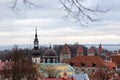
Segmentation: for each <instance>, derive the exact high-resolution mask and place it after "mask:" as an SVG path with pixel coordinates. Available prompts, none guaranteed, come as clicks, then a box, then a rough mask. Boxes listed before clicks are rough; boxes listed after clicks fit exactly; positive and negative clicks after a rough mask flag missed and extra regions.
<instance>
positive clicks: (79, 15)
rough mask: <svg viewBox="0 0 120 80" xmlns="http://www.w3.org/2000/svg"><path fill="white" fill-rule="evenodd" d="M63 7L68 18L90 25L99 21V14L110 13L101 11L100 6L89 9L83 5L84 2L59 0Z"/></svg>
mask: <svg viewBox="0 0 120 80" xmlns="http://www.w3.org/2000/svg"><path fill="white" fill-rule="evenodd" d="M59 1H60V3H61V4H62V5H63V8H64V9H65V11H66V12H67V15H66V16H67V18H72V19H74V20H76V22H79V23H80V24H81V25H82V24H88V22H94V21H98V20H99V16H98V14H100V13H105V12H107V11H109V9H107V10H101V9H100V8H99V6H97V7H96V8H95V9H93V8H88V7H85V6H84V5H82V2H83V1H84V0H59Z"/></svg>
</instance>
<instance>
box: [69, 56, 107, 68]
mask: <svg viewBox="0 0 120 80" xmlns="http://www.w3.org/2000/svg"><path fill="white" fill-rule="evenodd" d="M71 62H72V63H73V64H74V66H82V64H81V63H84V64H85V67H92V66H93V64H95V65H96V67H105V62H104V60H102V59H101V58H100V57H98V56H75V57H73V58H72V59H71Z"/></svg>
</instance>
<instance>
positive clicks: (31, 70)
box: [2, 47, 37, 80]
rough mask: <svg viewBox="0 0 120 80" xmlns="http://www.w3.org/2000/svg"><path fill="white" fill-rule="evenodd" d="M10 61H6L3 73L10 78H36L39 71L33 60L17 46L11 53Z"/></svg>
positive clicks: (17, 79)
mask: <svg viewBox="0 0 120 80" xmlns="http://www.w3.org/2000/svg"><path fill="white" fill-rule="evenodd" d="M9 57H10V60H11V61H10V62H8V63H5V66H4V67H3V71H2V75H3V76H4V77H5V78H7V79H9V80H21V79H22V78H25V79H27V80H34V79H35V78H36V74H37V71H36V70H35V67H34V66H33V64H32V62H31V60H30V59H29V58H28V57H27V56H25V55H24V54H23V52H21V51H20V50H19V49H18V48H17V47H15V48H13V49H12V50H11V51H10V53H9Z"/></svg>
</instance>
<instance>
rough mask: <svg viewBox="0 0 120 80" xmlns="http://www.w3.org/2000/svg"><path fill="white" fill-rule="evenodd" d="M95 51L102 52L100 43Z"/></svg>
mask: <svg viewBox="0 0 120 80" xmlns="http://www.w3.org/2000/svg"><path fill="white" fill-rule="evenodd" d="M97 52H98V53H102V52H103V50H102V45H101V44H100V45H99V47H98V50H97Z"/></svg>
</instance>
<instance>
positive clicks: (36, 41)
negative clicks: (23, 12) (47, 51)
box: [34, 27, 39, 49]
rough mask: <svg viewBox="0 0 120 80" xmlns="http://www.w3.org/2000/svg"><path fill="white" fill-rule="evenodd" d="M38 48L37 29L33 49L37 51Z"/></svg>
mask: <svg viewBox="0 0 120 80" xmlns="http://www.w3.org/2000/svg"><path fill="white" fill-rule="evenodd" d="M38 48H39V41H38V37H37V27H36V29H35V39H34V49H38Z"/></svg>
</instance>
